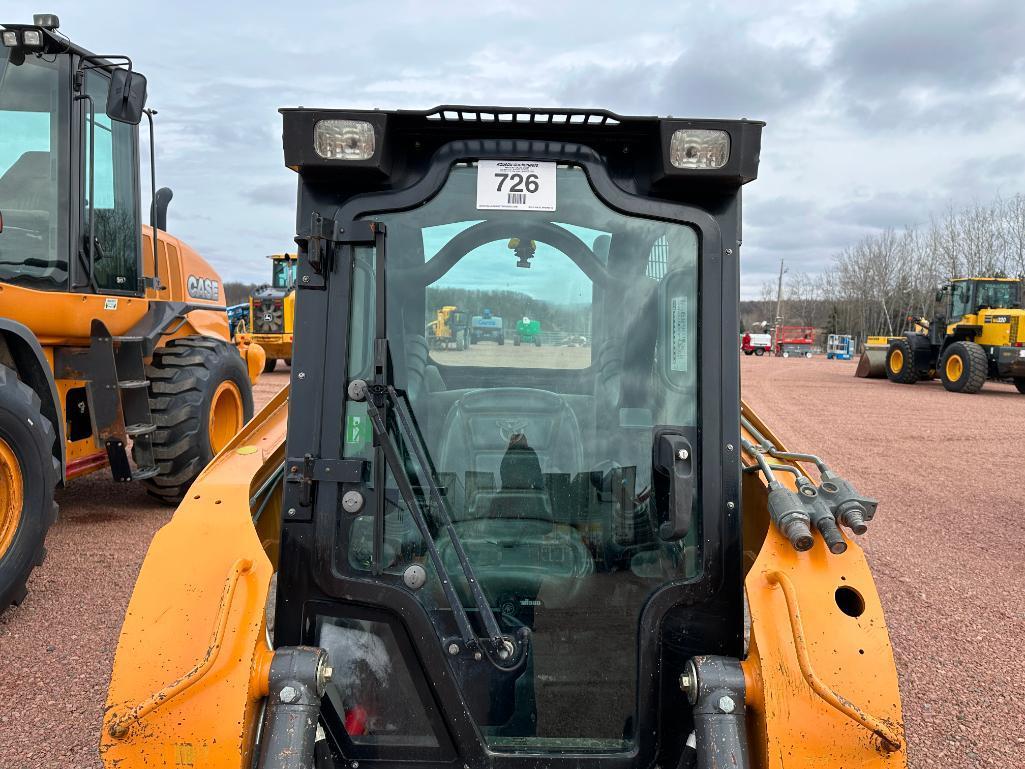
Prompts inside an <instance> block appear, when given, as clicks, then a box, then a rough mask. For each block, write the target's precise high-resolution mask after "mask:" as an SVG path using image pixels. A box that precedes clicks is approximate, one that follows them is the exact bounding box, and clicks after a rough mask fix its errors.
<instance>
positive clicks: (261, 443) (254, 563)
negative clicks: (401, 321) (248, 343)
mask: <svg viewBox="0 0 1025 769" xmlns="http://www.w3.org/2000/svg"><path fill="white" fill-rule="evenodd" d="M287 410H288V392H287V389H286V390H283V391H282V392H281V393H279V394H278V395H277V396H276V397H275V398H274V399H273V400H272V401H271V402H270V403H269V404H268V405H267V406H266V407H265V408H264V409H263V410H262V411H261V412H260V413H259V414H258V415H257V417H256V418H255V419H254V420H253V421H251V422H250V423H249V424H248V425H246V427H245V428H243V430H242V431H241V432H240V433H239V434H238V435H236V436H235V438H233V439H232V441H231V442H230V443H229V444H228V445H227V446H226V447H225V449H224V450H223V451H222V452H221V453H220V454H219V455H218V456H217V457H216V458H215V459H214V461H213V462H211V463H210V465H208V466H207V468H206V469H205V470H204V471H203V473H202V474H201V475H200V477H199V478H198V479H197V480H196V482H195V483H194V484H193V486H192V489H191V490H190V492H189V495H188V496H187V497H186V499H185V501H184V502H182V504H181V506H180V507H179V508H178V510H177V511H176V512H175V514H174V517H173V518H172V519H171V521H170V522H169V523H168V524H167V525H166V526H164V527H163V528H162V529H161V530H160V531H159V532H157V535H156V536H155V537H154V539H153V542H152V544H151V545H150V548H149V552H148V553H147V555H146V560H145V562H144V563H143V566H142V571H141V572H140V573H139V578H138V581H137V582H136V585H135V590H134V591H133V593H132V598H131V601H130V602H129V605H128V611H127V614H126V615H125V621H124V625H123V626H122V628H121V636H120V638H119V640H118V647H117V653H116V655H115V657H114V669H113V673H112V676H111V682H110V690H109V694H108V698H107V707H106V710H105V713H104V718H103V728H102V733H101V736H100V755H101V756H102V758H103V762H104V765H105V766H107V767H117V769H142V767H152V768H154V769H155V768H156V767H168V768H169V769H170V768H173V769H179V768H180V767H183V766H194V767H207V768H209V769H228V767H232V768H236V767H237V768H239V769H241V768H242V767H249V766H250V765H251V758H252V752H251V751H252V749H253V745H254V741H255V734H256V728H257V723H258V719H259V716H260V709H261V702H262V699H263V697H264V696H265V695H266V693H267V681H268V678H267V677H268V672H269V664H270V648H269V646H268V643H267V632H266V604H267V596H268V592H269V586H270V580H271V576H272V574H273V572H274V569H275V564H276V562H277V541H278V540H277V536H278V535H277V531H278V529H279V528H280V519H279V518H278V516H279V514H280V492H275V494H276V495H277V496H276V497H275V498H274V499H272V501H271V504H269V505H267V507H266V509H265V511H264V514H263V517H262V518H261V520H260V522H259V524H258V525H257V526H254V524H253V518H252V511H251V510H250V503H249V500H250V495H252V494H253V493H254V492H255V491H256V489H258V488H259V486H260V485H261V484H262V483H263V482H264V481H265V480H266V479H267V477H268V476H269V475H270V474H271V473H273V472H274V470H276V469H277V468H278V467H279V466H280V464H281V462H282V461H284V440H285V430H286V423H287Z"/></svg>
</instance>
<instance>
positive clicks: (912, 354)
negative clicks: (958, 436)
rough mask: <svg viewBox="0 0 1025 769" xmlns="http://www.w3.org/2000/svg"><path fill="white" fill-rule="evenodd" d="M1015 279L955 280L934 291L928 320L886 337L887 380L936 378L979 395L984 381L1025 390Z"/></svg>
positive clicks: (1024, 312)
mask: <svg viewBox="0 0 1025 769" xmlns="http://www.w3.org/2000/svg"><path fill="white" fill-rule="evenodd" d="M1021 290H1022V281H1021V280H1020V279H1017V278H978V277H976V278H957V279H955V280H952V281H950V282H949V283H947V284H945V285H943V286H942V287H941V288H940V289H939V291H937V292H936V304H937V312H936V314H935V315H934V316H933V317H932V318H931V319H926V318H917V319H910V320H913V321H914V323H915V327H914V329H913V330H910V331H907V332H905V333H904V335H903V336H902V337H897V338H894V339H890V340H889V344H888V346H887V353H886V378H887V379H889V380H890V381H891V382H897V383H900V384H914V383H915V382H918V381H920V380H923V379H924V380H929V379H934V378H936V376H939V378H940V381H941V382H943V387H944V388H945V389H947V390H949V391H950V392H959V393H977V392H978V391H979V390H981V389H982V387H983V385H984V384H985V383H986V380H987V379H994V380H998V381H1008V380H1010V381H1012V382H1014V386H1015V387H1016V388H1017V390H1018V392H1020V393H1025V309H1022V298H1021Z"/></svg>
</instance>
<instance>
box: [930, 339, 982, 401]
mask: <svg viewBox="0 0 1025 769" xmlns="http://www.w3.org/2000/svg"><path fill="white" fill-rule="evenodd" d="M939 369H940V381H942V382H943V386H944V387H945V388H946V389H947V390H949V391H950V392H952V393H977V392H978V391H979V390H981V389H982V386H983V385H984V384H986V375H987V374H989V359H988V358H987V357H986V351H985V350H983V349H982V347H980V346H979V345H977V344H975V342H954V343H953V344H952V345H950V347H948V348H947V349H946V351H945V352H944V353H943V357H942V358H941V359H940V367H939Z"/></svg>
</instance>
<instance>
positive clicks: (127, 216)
mask: <svg viewBox="0 0 1025 769" xmlns="http://www.w3.org/2000/svg"><path fill="white" fill-rule="evenodd" d="M87 66H88V65H87ZM109 91H110V77H109V76H108V75H107V73H106V72H104V71H102V70H100V69H87V70H86V71H85V84H84V87H83V93H82V94H81V95H80V97H79V98H78V103H79V105H80V108H81V110H82V112H81V113H80V114H81V120H80V123H79V125H80V126H81V131H80V135H79V141H80V142H81V145H80V146H81V152H80V153H79V157H81V159H82V166H81V173H80V175H79V178H80V180H81V185H80V190H79V200H80V201H81V207H80V211H79V217H78V228H79V237H78V240H77V243H78V251H79V254H80V259H79V261H78V266H79V269H80V270H81V271H82V272H84V273H85V277H86V280H83V281H79V283H80V284H83V283H85V284H88V286H87V287H85V288H84V290H86V291H96V292H97V293H101V294H128V295H134V296H140V295H142V293H143V283H142V279H141V277H142V276H141V270H140V256H141V253H140V252H141V242H142V233H141V229H140V213H139V159H138V129H137V127H136V126H133V125H130V124H128V123H121V122H118V121H116V120H112V119H111V118H110V117H108V116H107V114H106V112H105V106H106V104H107V95H108V93H109ZM91 153H93V154H94V155H95V156H94V157H90V155H91ZM90 238H91V239H92V241H93V248H92V255H91V257H90V248H89V242H90ZM90 264H91V268H90ZM90 270H91V280H89V279H88V278H89V272H90Z"/></svg>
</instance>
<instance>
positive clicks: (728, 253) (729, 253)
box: [726, 248, 733, 256]
mask: <svg viewBox="0 0 1025 769" xmlns="http://www.w3.org/2000/svg"><path fill="white" fill-rule="evenodd" d="M726 256H733V249H732V248H727V249H726Z"/></svg>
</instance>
